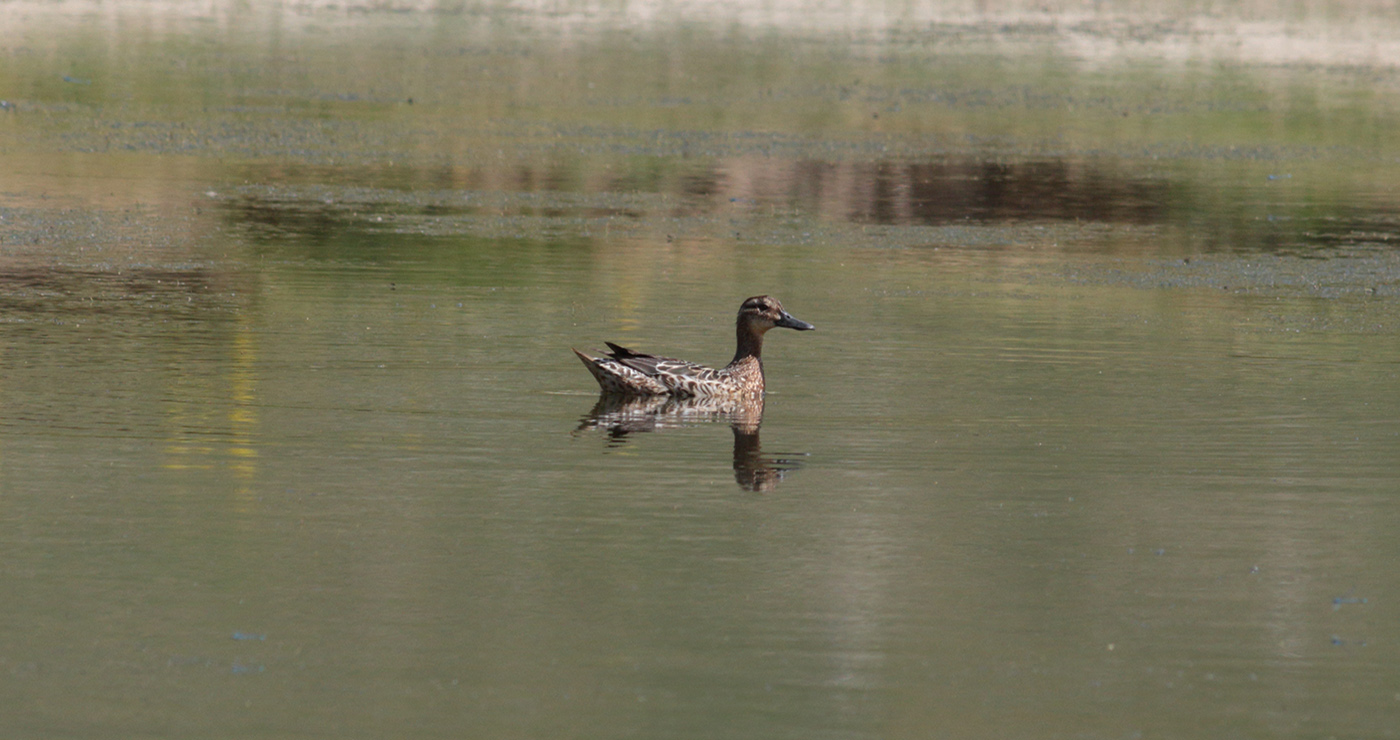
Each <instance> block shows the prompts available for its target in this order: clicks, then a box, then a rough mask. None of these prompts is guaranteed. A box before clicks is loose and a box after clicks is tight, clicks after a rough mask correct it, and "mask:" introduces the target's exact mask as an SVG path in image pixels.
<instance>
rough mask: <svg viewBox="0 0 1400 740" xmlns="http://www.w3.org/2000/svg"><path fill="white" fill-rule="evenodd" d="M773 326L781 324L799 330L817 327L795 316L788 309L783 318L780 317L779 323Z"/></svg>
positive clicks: (786, 327)
mask: <svg viewBox="0 0 1400 740" xmlns="http://www.w3.org/2000/svg"><path fill="white" fill-rule="evenodd" d="M773 326H781V327H783V328H785V329H796V330H798V331H810V330H812V329H815V328H817V327H815V326H812V325H811V324H809V323H807V322H805V321H803V320H802V319H797V318H793V316H792V314H790V313H788V312H787V311H784V312H783V317H782V318H781V319H778V323H776V324H774V325H773Z"/></svg>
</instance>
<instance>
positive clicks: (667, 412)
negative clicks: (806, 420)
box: [579, 393, 806, 492]
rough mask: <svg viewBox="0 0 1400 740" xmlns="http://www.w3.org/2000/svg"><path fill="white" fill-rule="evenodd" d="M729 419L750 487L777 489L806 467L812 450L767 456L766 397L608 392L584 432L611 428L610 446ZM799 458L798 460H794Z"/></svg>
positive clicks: (738, 468) (740, 474)
mask: <svg viewBox="0 0 1400 740" xmlns="http://www.w3.org/2000/svg"><path fill="white" fill-rule="evenodd" d="M723 420H728V421H729V427H730V429H731V430H732V431H733V432H734V481H735V482H736V483H738V484H739V487H740V488H743V489H744V490H746V491H757V492H765V491H772V490H773V489H775V488H777V486H778V483H780V482H782V480H783V478H785V477H786V476H787V474H788V473H790V472H792V471H794V470H797V469H798V468H800V467H802V461H801V459H800V458H801V457H805V454H806V453H797V454H795V455H785V456H783V457H780V458H774V457H765V456H764V455H763V451H762V447H761V445H760V443H759V437H758V429H759V426H760V425H762V423H763V396H762V395H745V396H739V397H728V398H723V397H722V398H706V397H691V398H676V397H674V396H623V395H619V394H616V393H604V394H603V395H601V396H599V397H598V403H597V404H595V405H594V406H593V410H592V411H590V412H588V414H587V415H586V416H584V417H583V422H582V423H581V424H580V425H579V431H585V430H598V431H604V432H607V434H608V437H609V438H610V443H609V444H610V446H613V447H619V446H621V445H623V444H626V442H627V438H628V437H629V436H630V435H632V434H636V433H639V432H651V431H658V430H663V429H674V428H679V427H685V426H690V425H693V424H696V423H703V422H709V421H723ZM794 458H796V459H794Z"/></svg>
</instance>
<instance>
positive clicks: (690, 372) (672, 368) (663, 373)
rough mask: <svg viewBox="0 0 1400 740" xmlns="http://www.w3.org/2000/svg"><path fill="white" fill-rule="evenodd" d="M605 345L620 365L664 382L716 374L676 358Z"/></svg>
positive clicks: (615, 345)
mask: <svg viewBox="0 0 1400 740" xmlns="http://www.w3.org/2000/svg"><path fill="white" fill-rule="evenodd" d="M603 344H606V345H608V349H610V350H612V352H609V353H608V357H610V358H612V359H614V360H617V361H618V362H619V363H622V364H623V365H625V366H627V367H630V368H632V369H633V370H636V371H637V372H639V373H642V374H643V375H647V376H650V377H653V378H661V379H663V380H662V382H665V380H664V379H665V378H668V377H671V378H675V377H691V378H698V377H707V376H708V375H709V374H712V373H713V372H714V370H713V369H711V368H708V367H705V366H704V365H699V364H696V363H694V362H686V361H685V360H677V359H676V358H674V357H657V356H656V355H648V354H645V353H642V352H636V351H634V350H630V349H628V348H626V347H623V346H621V345H617V344H613V343H612V342H603ZM667 385H668V386H669V385H670V383H667Z"/></svg>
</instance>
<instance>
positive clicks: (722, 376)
mask: <svg viewBox="0 0 1400 740" xmlns="http://www.w3.org/2000/svg"><path fill="white" fill-rule="evenodd" d="M777 327H781V328H784V329H796V330H797V331H811V330H813V329H815V328H817V327H815V326H812V325H811V324H809V323H807V322H805V321H802V320H801V319H798V318H795V317H793V315H792V314H790V313H788V312H787V311H784V310H783V304H782V303H779V302H778V299H777V298H774V297H772V296H767V295H759V296H754V297H752V298H748V299H746V300H745V301H744V303H743V304H742V305H740V306H739V316H738V319H737V320H736V321H735V333H736V335H737V338H738V346H737V347H736V348H735V350H734V359H733V360H731V361H730V362H729V364H728V365H725V366H724V367H721V368H712V367H706V366H704V365H698V364H696V363H694V362H687V361H685V360H677V359H674V358H671V357H657V356H656V355H648V354H643V353H641V352H636V351H633V350H630V349H628V348H626V347H622V346H619V345H616V344H613V343H612V342H604V344H606V345H608V349H609V350H610V351H609V352H607V353H606V354H603V355H601V356H597V357H595V356H592V355H588V354H585V353H583V352H580V351H578V350H577V349H575V350H574V354H576V355H578V358H579V359H580V360H582V361H583V365H584V367H586V368H588V371H589V372H590V373H593V377H594V378H596V379H597V380H598V385H599V387H601V388H602V391H603V393H604V394H616V395H622V396H674V397H676V398H694V397H712V396H735V395H762V394H763V385H764V384H763V335H764V334H766V333H767V332H768V330H769V329H773V328H777Z"/></svg>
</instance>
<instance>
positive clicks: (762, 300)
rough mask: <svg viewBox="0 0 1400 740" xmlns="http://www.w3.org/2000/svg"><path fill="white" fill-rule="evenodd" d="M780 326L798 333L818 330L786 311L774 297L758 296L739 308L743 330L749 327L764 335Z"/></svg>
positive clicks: (740, 325) (740, 323)
mask: <svg viewBox="0 0 1400 740" xmlns="http://www.w3.org/2000/svg"><path fill="white" fill-rule="evenodd" d="M778 326H780V327H782V328H784V329H796V330H798V331H809V330H811V329H815V328H817V327H815V326H812V325H811V324H809V323H807V322H805V321H803V320H801V319H798V318H794V317H793V315H792V314H790V313H788V312H787V311H784V310H783V304H781V303H779V302H778V299H777V298H774V297H772V296H766V295H756V296H754V297H753V298H750V299H748V300H746V301H744V305H742V306H740V307H739V327H740V328H741V329H742V328H745V327H747V328H749V329H750V330H751V331H753V332H755V333H757V334H763V333H764V332H766V331H768V330H769V329H772V328H774V327H778Z"/></svg>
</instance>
